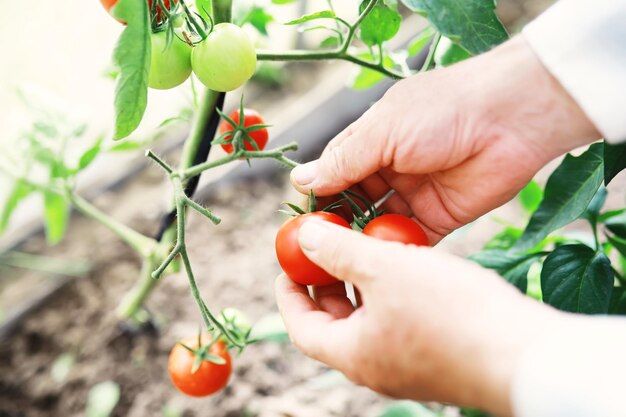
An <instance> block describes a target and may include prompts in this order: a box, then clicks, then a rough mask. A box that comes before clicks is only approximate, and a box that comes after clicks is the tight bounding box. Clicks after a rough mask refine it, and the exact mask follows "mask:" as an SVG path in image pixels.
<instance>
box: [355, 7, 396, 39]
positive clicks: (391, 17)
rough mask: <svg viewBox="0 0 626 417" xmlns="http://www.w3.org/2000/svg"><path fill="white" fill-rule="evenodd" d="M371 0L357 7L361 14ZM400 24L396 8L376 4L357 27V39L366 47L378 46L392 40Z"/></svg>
mask: <svg viewBox="0 0 626 417" xmlns="http://www.w3.org/2000/svg"><path fill="white" fill-rule="evenodd" d="M370 1H371V0H363V1H362V2H361V6H360V7H359V12H360V13H362V12H363V10H365V8H366V7H367V5H368V4H369V3H370ZM401 23H402V16H401V15H400V13H398V10H397V7H395V8H394V7H392V6H391V5H390V4H385V3H384V2H381V1H379V2H377V3H376V6H374V8H373V9H372V10H371V11H370V13H369V14H368V15H367V17H366V18H365V19H363V21H362V22H361V25H360V26H359V38H361V40H362V41H363V42H364V43H365V44H367V45H379V44H382V43H383V42H385V41H388V40H389V39H391V38H393V37H394V36H395V35H396V33H398V30H400V24H401Z"/></svg>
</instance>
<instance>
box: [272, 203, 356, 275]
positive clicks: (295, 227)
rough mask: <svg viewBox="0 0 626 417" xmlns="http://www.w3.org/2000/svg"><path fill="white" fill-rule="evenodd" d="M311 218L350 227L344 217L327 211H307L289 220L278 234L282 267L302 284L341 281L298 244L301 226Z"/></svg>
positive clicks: (277, 240)
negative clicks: (307, 255) (311, 258)
mask: <svg viewBox="0 0 626 417" xmlns="http://www.w3.org/2000/svg"><path fill="white" fill-rule="evenodd" d="M311 220H322V221H326V222H330V223H334V224H336V225H339V226H343V227H347V228H350V224H349V223H348V222H347V221H345V220H344V219H343V218H342V217H340V216H338V215H336V214H334V213H328V212H325V211H316V212H313V213H306V214H302V215H299V216H296V217H294V218H292V219H289V220H287V222H285V223H284V224H283V225H282V226H281V227H280V229H279V230H278V233H277V234H276V257H277V258H278V263H280V266H281V268H282V269H283V271H285V273H286V274H287V275H288V276H289V278H291V279H292V280H293V281H295V282H297V283H298V284H302V285H317V286H324V285H331V284H334V283H336V282H339V281H338V280H337V279H336V278H335V277H333V276H332V275H330V274H329V273H328V272H326V271H324V270H323V269H322V268H320V267H319V266H317V265H315V264H314V263H313V262H311V261H310V260H309V258H307V257H306V255H305V254H304V253H303V252H302V249H300V245H299V244H298V231H299V230H300V227H302V225H303V224H304V223H306V222H308V221H311Z"/></svg>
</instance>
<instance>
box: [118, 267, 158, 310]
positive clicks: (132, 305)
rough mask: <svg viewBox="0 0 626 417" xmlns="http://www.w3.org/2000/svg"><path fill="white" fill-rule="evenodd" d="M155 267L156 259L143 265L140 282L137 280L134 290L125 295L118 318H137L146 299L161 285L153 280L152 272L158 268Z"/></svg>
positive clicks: (119, 307)
mask: <svg viewBox="0 0 626 417" xmlns="http://www.w3.org/2000/svg"><path fill="white" fill-rule="evenodd" d="M155 265H156V261H155V259H154V257H150V258H147V259H144V261H143V264H142V265H141V273H140V274H139V280H137V282H136V283H135V285H134V286H133V288H131V289H130V291H128V292H127V293H126V294H125V295H124V297H123V298H122V301H121V302H120V304H119V306H118V307H117V309H116V310H115V311H116V314H117V317H119V318H120V319H121V320H128V319H132V318H133V317H135V316H136V314H137V312H138V311H139V310H140V309H141V307H142V306H143V303H144V301H145V300H146V298H148V295H150V293H151V292H152V290H153V289H154V287H156V285H157V284H158V283H159V281H157V280H156V279H153V278H152V271H153V270H154V268H155V267H156V266H155Z"/></svg>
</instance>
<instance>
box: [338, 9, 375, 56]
mask: <svg viewBox="0 0 626 417" xmlns="http://www.w3.org/2000/svg"><path fill="white" fill-rule="evenodd" d="M377 2H378V0H371V1H370V2H369V3H368V4H367V7H366V8H365V9H364V10H363V12H362V13H361V14H360V15H359V17H358V18H357V20H356V22H354V23H353V24H352V25H351V26H350V28H349V29H348V35H347V36H346V40H345V41H344V43H343V45H342V46H341V49H340V51H341V52H343V53H345V52H346V51H348V48H349V47H350V44H351V43H352V40H353V39H354V35H355V34H356V30H357V29H358V27H359V25H360V24H361V22H363V20H364V19H365V18H366V17H367V15H368V14H369V13H370V12H371V11H372V10H373V9H374V7H375V6H376V3H377Z"/></svg>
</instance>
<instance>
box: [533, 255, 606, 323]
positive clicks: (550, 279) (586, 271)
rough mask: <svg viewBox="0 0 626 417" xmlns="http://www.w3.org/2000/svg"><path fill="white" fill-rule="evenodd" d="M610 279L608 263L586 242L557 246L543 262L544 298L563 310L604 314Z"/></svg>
mask: <svg viewBox="0 0 626 417" xmlns="http://www.w3.org/2000/svg"><path fill="white" fill-rule="evenodd" d="M613 278H614V277H613V270H612V269H611V262H610V261H609V259H608V258H607V257H606V255H605V254H604V253H602V252H595V251H594V250H593V249H591V248H590V247H588V246H585V245H563V246H559V247H558V248H556V249H555V250H554V252H552V253H551V254H550V255H548V257H547V258H546V260H545V261H544V263H543V269H542V270H541V292H542V294H543V301H544V302H545V303H547V304H550V305H551V306H553V307H556V308H558V309H560V310H564V311H570V312H575V313H584V314H605V313H607V312H608V310H609V304H610V301H611V291H612V290H613Z"/></svg>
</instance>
